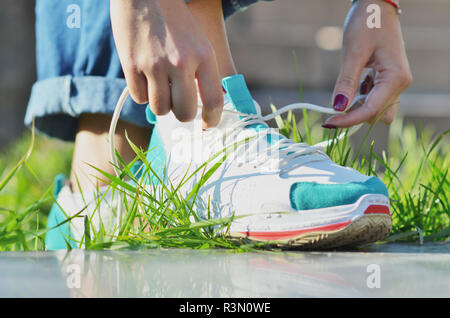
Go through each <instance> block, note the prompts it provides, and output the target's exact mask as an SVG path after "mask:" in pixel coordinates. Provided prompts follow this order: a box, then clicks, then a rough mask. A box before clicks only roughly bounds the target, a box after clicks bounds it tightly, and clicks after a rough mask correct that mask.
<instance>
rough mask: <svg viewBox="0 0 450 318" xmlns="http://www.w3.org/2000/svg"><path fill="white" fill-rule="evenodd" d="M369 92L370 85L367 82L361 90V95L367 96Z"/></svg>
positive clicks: (362, 85) (362, 84) (363, 83)
mask: <svg viewBox="0 0 450 318" xmlns="http://www.w3.org/2000/svg"><path fill="white" fill-rule="evenodd" d="M369 90H370V89H369V83H367V81H364V82H362V83H361V86H360V88H359V93H360V94H361V95H367V94H368V93H369Z"/></svg>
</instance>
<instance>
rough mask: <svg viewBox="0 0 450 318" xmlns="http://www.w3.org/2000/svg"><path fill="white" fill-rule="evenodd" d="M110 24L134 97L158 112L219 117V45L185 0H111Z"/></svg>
mask: <svg viewBox="0 0 450 318" xmlns="http://www.w3.org/2000/svg"><path fill="white" fill-rule="evenodd" d="M110 9H111V24H112V29H113V34H114V39H115V42H116V46H117V51H118V54H119V58H120V61H121V64H122V68H123V71H124V74H125V79H126V81H127V85H128V87H129V90H130V94H131V97H132V98H133V99H134V101H136V102H137V103H139V104H144V103H147V102H148V103H149V106H150V109H151V110H152V112H153V113H154V114H156V115H165V114H167V113H168V112H169V111H173V112H174V114H175V116H176V117H177V118H178V119H179V120H180V121H183V122H186V121H191V120H192V119H194V117H195V115H196V113H197V104H198V103H197V87H196V83H195V80H196V79H197V86H198V91H199V93H200V97H201V99H202V103H203V112H202V118H203V125H204V127H205V128H208V127H212V126H216V125H217V124H218V122H219V121H220V117H221V113H222V107H223V95H222V86H221V82H220V76H219V71H218V66H217V62H216V58H215V54H214V50H213V48H212V46H211V44H210V43H209V41H208V39H207V37H206V35H205V34H204V32H203V30H202V28H201V26H200V24H199V23H198V22H197V20H196V18H195V17H194V16H193V15H192V14H191V12H190V11H189V9H188V8H187V6H186V4H185V3H184V1H183V0H171V1H160V0H111V8H110Z"/></svg>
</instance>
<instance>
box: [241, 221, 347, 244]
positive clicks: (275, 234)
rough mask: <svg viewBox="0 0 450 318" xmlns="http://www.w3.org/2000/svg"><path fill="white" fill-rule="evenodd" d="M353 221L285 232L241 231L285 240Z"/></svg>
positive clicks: (264, 237) (257, 237)
mask: <svg viewBox="0 0 450 318" xmlns="http://www.w3.org/2000/svg"><path fill="white" fill-rule="evenodd" d="M351 222H352V221H346V222H342V223H336V224H331V225H325V226H319V227H314V228H310V229H305V230H296V231H283V232H241V233H242V234H244V235H247V236H251V237H253V238H256V239H260V240H268V241H273V240H283V239H288V238H291V237H296V236H299V235H300V234H304V233H308V232H315V231H336V230H340V229H342V228H344V227H346V226H347V225H348V224H350V223H351Z"/></svg>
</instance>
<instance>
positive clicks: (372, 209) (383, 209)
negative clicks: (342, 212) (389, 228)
mask: <svg viewBox="0 0 450 318" xmlns="http://www.w3.org/2000/svg"><path fill="white" fill-rule="evenodd" d="M372 213H377V214H387V215H391V211H390V210H389V207H388V206H387V205H369V206H368V207H367V209H366V211H364V214H372Z"/></svg>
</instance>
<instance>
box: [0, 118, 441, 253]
mask: <svg viewBox="0 0 450 318" xmlns="http://www.w3.org/2000/svg"><path fill="white" fill-rule="evenodd" d="M302 117H303V118H302V120H301V121H299V122H297V120H296V119H295V116H294V115H293V114H292V113H289V114H288V116H287V118H286V119H281V118H278V119H277V124H278V125H279V126H280V128H281V132H282V133H283V134H285V135H287V136H290V137H291V138H293V139H294V140H296V141H306V140H307V141H309V142H311V143H315V142H318V141H321V140H324V139H328V138H332V137H336V134H338V133H340V132H341V131H337V132H335V135H334V136H330V135H329V134H330V133H333V131H330V130H325V129H322V128H321V127H320V121H319V117H316V116H311V115H310V114H308V113H306V112H304V113H303V116H302ZM448 132H449V131H446V132H445V133H443V134H442V135H440V136H437V137H434V138H432V136H433V131H432V129H430V128H427V129H424V130H422V129H418V128H416V127H414V126H412V125H406V126H404V125H403V122H402V120H401V119H397V120H396V121H395V122H394V123H393V125H392V126H391V128H390V139H389V147H388V148H389V149H388V153H389V154H390V155H389V157H387V156H386V155H377V154H376V153H375V152H374V151H373V149H374V148H373V146H374V141H371V140H368V138H367V136H368V135H367V134H366V138H364V140H363V142H362V143H361V144H360V145H359V146H358V147H356V148H352V147H351V145H350V142H349V140H348V138H344V139H343V140H341V141H340V142H333V143H332V144H331V145H330V146H329V147H327V149H326V152H327V154H328V155H329V156H330V157H331V158H332V159H333V160H334V161H335V162H337V163H339V164H341V165H346V166H350V167H353V168H355V169H357V170H359V171H361V172H362V173H364V174H368V175H377V176H378V177H379V178H380V179H382V180H383V181H384V182H385V184H386V185H387V186H388V190H389V193H390V196H391V199H392V201H391V205H392V211H393V231H392V235H391V236H390V237H389V239H388V241H395V240H402V241H408V240H409V241H411V240H417V239H418V233H419V232H420V233H421V235H422V236H423V238H424V240H425V241H432V240H445V239H448V237H449V235H450V228H449V223H450V222H449V219H450V218H449V211H450V209H449V200H448V193H449V188H450V185H449V178H448V169H449V160H448V153H449V151H450V143H449V138H448V137H449V136H448ZM32 139H33V138H32V136H30V134H26V135H25V136H24V137H23V138H22V139H20V140H18V141H17V142H15V143H14V144H12V145H10V146H9V147H8V148H7V149H6V150H4V151H3V152H2V154H1V155H0V251H9V250H16V251H17V250H43V249H45V245H44V241H43V238H44V236H45V232H46V231H47V230H46V229H45V224H46V221H47V216H48V212H49V210H50V207H51V205H52V204H53V203H54V201H55V198H54V197H53V194H52V187H53V185H52V183H53V178H54V177H55V175H56V174H59V173H65V174H68V173H69V171H70V159H71V154H72V146H71V145H70V144H64V143H61V142H57V141H55V140H48V139H46V138H43V137H39V136H38V137H36V140H34V142H32ZM30 145H31V146H32V147H33V152H32V153H31V154H29V153H28V152H29V147H30ZM132 146H133V148H134V150H135V152H136V158H135V160H134V161H133V162H131V163H129V164H125V163H124V162H123V161H122V167H121V171H122V174H121V176H120V177H119V178H118V177H115V176H113V175H109V174H107V173H103V175H104V179H105V180H108V181H109V182H110V186H111V189H112V190H113V191H122V192H123V197H124V204H125V206H126V208H125V211H124V216H123V222H122V224H120V225H119V227H117V228H115V229H113V230H112V231H110V230H106V229H105V228H103V227H100V229H98V230H95V229H94V228H93V226H92V225H91V220H90V219H89V218H87V217H86V218H85V225H86V226H85V229H86V230H85V236H84V237H83V239H82V243H84V246H85V247H86V248H88V249H116V248H131V249H134V248H152V247H181V248H196V249H202V248H228V249H236V250H238V251H249V250H255V249H264V248H266V247H267V246H266V245H264V244H250V243H249V242H246V241H242V242H236V241H230V240H228V239H226V238H225V237H224V236H222V235H218V233H223V232H226V230H227V228H228V226H229V224H230V223H231V221H232V220H233V219H234V218H233V217H230V218H225V219H210V220H200V219H199V217H198V216H197V214H196V212H195V211H194V208H193V207H194V202H195V199H196V195H197V192H198V190H199V188H200V187H201V186H202V184H203V183H204V182H206V180H207V179H208V178H209V177H210V176H211V175H212V174H213V173H214V171H215V170H216V169H217V168H218V165H220V161H219V163H216V162H212V159H211V162H207V163H205V164H204V165H203V166H201V167H200V168H199V169H198V170H197V172H196V173H197V174H201V176H202V177H201V178H200V181H199V183H198V184H197V187H195V188H194V189H193V191H192V192H191V193H190V194H188V195H187V196H186V197H182V196H181V194H180V193H179V191H178V187H175V186H174V185H172V184H168V185H166V186H163V187H156V186H154V187H150V188H144V187H143V180H144V179H146V178H147V179H148V178H150V177H151V176H154V175H155V174H154V172H153V170H152V168H151V164H150V163H149V162H147V161H146V159H145V152H144V151H143V150H141V149H138V148H137V147H136V146H134V145H132ZM226 155H227V151H226V150H224V151H223V152H221V153H219V154H217V156H218V157H224V156H226ZM216 159H217V158H216ZM136 160H141V161H142V162H143V163H144V165H143V167H142V173H143V174H144V176H145V177H146V178H141V179H139V180H137V179H135V177H134V175H133V173H131V166H132V165H133V163H134V162H135V161H136ZM192 176H193V174H191V175H186V176H185V179H184V181H185V182H187V180H189V179H190V178H192ZM125 178H129V179H135V184H136V185H130V184H129V183H125V182H124V179H125ZM77 243H78V244H80V242H77Z"/></svg>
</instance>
